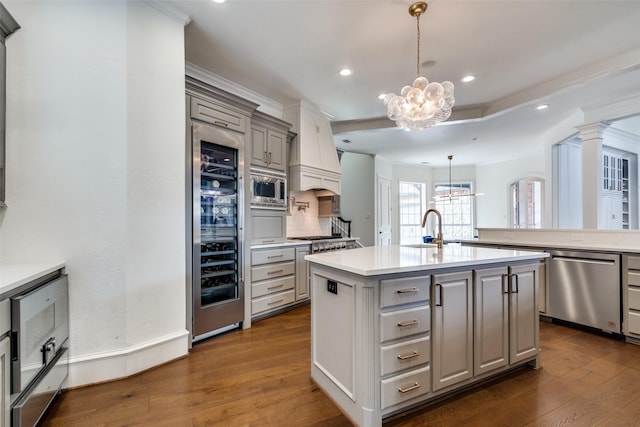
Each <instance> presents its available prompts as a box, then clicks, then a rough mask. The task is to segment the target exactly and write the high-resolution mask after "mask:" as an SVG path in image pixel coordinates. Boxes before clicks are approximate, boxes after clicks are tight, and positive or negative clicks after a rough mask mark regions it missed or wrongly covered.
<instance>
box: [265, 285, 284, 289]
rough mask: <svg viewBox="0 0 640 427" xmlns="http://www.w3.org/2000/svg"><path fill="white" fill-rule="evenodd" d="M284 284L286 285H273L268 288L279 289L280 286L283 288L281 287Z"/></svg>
mask: <svg viewBox="0 0 640 427" xmlns="http://www.w3.org/2000/svg"><path fill="white" fill-rule="evenodd" d="M283 286H284V285H277V286H271V287H269V288H267V289H268V290H272V289H278V288H281V287H283Z"/></svg>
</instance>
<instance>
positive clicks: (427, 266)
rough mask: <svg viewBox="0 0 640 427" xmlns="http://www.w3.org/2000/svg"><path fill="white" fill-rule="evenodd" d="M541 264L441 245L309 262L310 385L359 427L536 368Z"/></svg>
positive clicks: (363, 251)
mask: <svg viewBox="0 0 640 427" xmlns="http://www.w3.org/2000/svg"><path fill="white" fill-rule="evenodd" d="M547 256H548V254H546V253H538V252H528V251H517V250H501V249H493V248H479V247H469V246H461V245H457V244H449V245H446V246H445V247H444V248H437V247H435V246H433V245H415V246H399V245H392V246H376V247H366V248H359V249H353V250H349V251H338V252H330V253H324V254H317V255H309V256H307V257H305V259H306V260H307V261H308V262H309V263H310V274H311V289H312V297H311V304H312V315H311V337H312V344H311V347H312V348H311V352H312V354H311V376H312V379H313V380H314V381H315V382H316V383H317V384H318V385H319V386H320V388H322V390H324V392H325V393H326V394H327V395H328V396H330V398H331V399H332V400H333V401H334V402H335V403H336V404H337V405H338V406H339V407H340V408H341V409H342V411H343V412H344V413H345V414H346V415H347V416H348V417H349V418H350V419H351V420H352V421H353V422H354V423H355V424H357V425H359V426H363V427H364V426H366V427H369V426H380V425H381V424H382V419H383V418H386V417H389V416H391V415H395V414H398V413H401V412H404V411H406V410H408V409H410V408H412V407H415V406H418V405H421V404H424V403H426V402H429V401H430V400H433V399H435V398H438V397H442V396H444V395H447V394H450V393H452V392H454V391H459V390H461V389H462V388H464V387H468V386H471V385H474V384H477V383H478V382H480V381H484V380H487V379H489V378H492V377H494V376H496V375H499V374H503V373H505V372H506V371H508V370H512V369H514V368H516V367H519V366H522V365H524V364H530V365H531V366H533V367H534V368H537V367H538V366H539V349H538V347H539V345H538V341H539V339H538V336H539V329H538V326H539V325H538V309H537V304H538V301H537V298H538V265H539V263H540V260H542V259H543V258H545V257H547Z"/></svg>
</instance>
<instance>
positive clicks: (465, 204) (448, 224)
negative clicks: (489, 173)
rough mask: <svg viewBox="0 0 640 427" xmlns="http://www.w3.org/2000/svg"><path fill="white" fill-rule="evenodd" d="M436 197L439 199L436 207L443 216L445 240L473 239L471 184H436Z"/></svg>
mask: <svg viewBox="0 0 640 427" xmlns="http://www.w3.org/2000/svg"><path fill="white" fill-rule="evenodd" d="M435 195H436V197H438V199H436V202H435V207H436V209H438V210H439V211H440V213H441V214H442V234H443V238H444V239H472V238H473V216H474V215H473V199H474V196H473V195H472V192H471V183H470V182H463V183H459V184H436V187H435ZM433 231H435V232H436V233H437V231H436V230H432V232H433ZM434 237H435V236H434Z"/></svg>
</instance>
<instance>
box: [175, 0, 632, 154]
mask: <svg viewBox="0 0 640 427" xmlns="http://www.w3.org/2000/svg"><path fill="white" fill-rule="evenodd" d="M167 3H169V4H170V5H171V6H172V7H175V8H177V9H178V10H180V11H181V12H182V13H185V14H188V15H191V17H192V18H193V20H192V22H191V23H190V24H188V25H187V27H186V30H185V43H186V47H185V49H186V60H187V61H188V62H190V63H192V64H195V65H197V66H200V67H202V68H204V69H207V70H209V71H211V72H213V73H215V74H217V75H219V76H221V77H223V78H226V79H228V80H231V81H233V82H235V83H237V84H239V85H241V86H244V87H245V88H248V89H250V90H253V91H255V92H257V93H259V94H261V95H264V96H266V97H268V98H271V99H273V100H274V101H277V102H280V103H282V104H287V103H289V102H292V101H294V100H297V99H306V100H308V101H311V102H313V103H315V104H317V105H318V106H319V107H320V108H321V109H322V110H323V111H324V112H326V113H327V114H329V115H330V116H331V120H332V127H333V129H334V137H335V140H336V145H337V146H338V147H340V148H343V149H345V150H346V151H356V152H363V153H371V154H379V155H381V156H383V157H385V158H387V159H389V160H391V161H392V162H397V163H408V164H421V163H426V164H429V165H432V166H443V165H446V164H447V155H448V154H453V155H454V162H455V163H457V164H481V163H488V162H495V161H502V160H507V159H509V158H511V157H515V156H522V155H523V153H526V152H528V151H532V150H539V149H540V147H539V145H540V144H543V142H541V140H542V138H541V137H543V136H544V135H545V134H547V133H548V132H551V131H553V132H554V133H553V134H554V135H565V136H570V135H571V133H574V132H575V127H574V126H575V125H576V124H581V123H582V113H581V110H580V109H581V108H583V107H587V106H592V105H602V104H604V103H607V102H609V101H610V100H613V99H619V98H621V97H628V96H629V95H637V99H638V102H639V103H640V30H639V29H638V28H639V27H638V23H639V22H640V1H637V0H627V1H615V0H600V1H589V0H573V1H572V0H550V1H544V0H530V1H525V0H499V1H487V0H467V1H463V0H432V1H431V2H429V7H428V10H427V11H426V13H425V14H424V15H423V16H422V18H421V26H420V27H421V34H422V37H421V58H420V59H421V61H420V62H421V63H423V62H425V61H435V65H431V66H426V67H421V75H423V76H425V77H427V78H428V79H429V80H430V81H438V82H442V81H444V80H450V81H452V82H453V83H454V85H455V98H456V104H455V106H454V110H453V114H452V117H451V118H450V119H449V121H447V122H445V123H443V124H441V125H439V126H436V127H434V128H431V129H427V130H424V131H421V132H406V131H402V130H399V129H397V128H395V126H394V123H393V122H391V121H389V120H388V119H387V118H386V109H385V107H384V104H383V102H382V101H380V100H379V99H378V95H379V94H381V93H386V92H394V93H399V91H400V89H401V88H402V87H403V86H405V85H410V84H411V83H412V82H413V80H414V78H415V77H416V75H415V73H416V21H415V18H413V17H411V16H410V15H409V13H408V7H409V5H410V4H411V0H409V1H401V0H386V1H375V0H227V2H226V3H222V4H217V3H214V2H213V1H211V0H198V1H189V0H174V1H169V2H167ZM343 67H349V68H351V69H352V70H353V75H351V76H349V77H342V76H340V75H339V74H338V71H339V70H340V69H342V68H343ZM467 74H472V75H475V76H476V80H475V81H473V82H471V83H462V82H461V81H460V79H461V78H462V77H464V76H465V75H467ZM539 103H547V104H549V108H547V109H545V110H541V111H539V110H536V109H535V108H534V107H535V106H537V105H538V104H539ZM639 110H640V108H639ZM343 140H349V141H350V142H349V143H345V142H343Z"/></svg>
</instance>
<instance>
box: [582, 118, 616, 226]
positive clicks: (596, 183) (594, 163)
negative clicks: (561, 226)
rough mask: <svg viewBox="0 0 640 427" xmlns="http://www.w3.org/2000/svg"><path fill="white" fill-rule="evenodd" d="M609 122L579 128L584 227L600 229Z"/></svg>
mask: <svg viewBox="0 0 640 427" xmlns="http://www.w3.org/2000/svg"><path fill="white" fill-rule="evenodd" d="M609 125H610V123H609V122H597V123H589V124H584V125H581V126H577V129H578V130H579V131H580V136H581V137H582V227H583V228H598V217H599V216H600V215H602V214H603V207H602V180H603V172H602V170H603V168H602V139H603V132H604V130H605V129H606V128H607V127H609Z"/></svg>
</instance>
